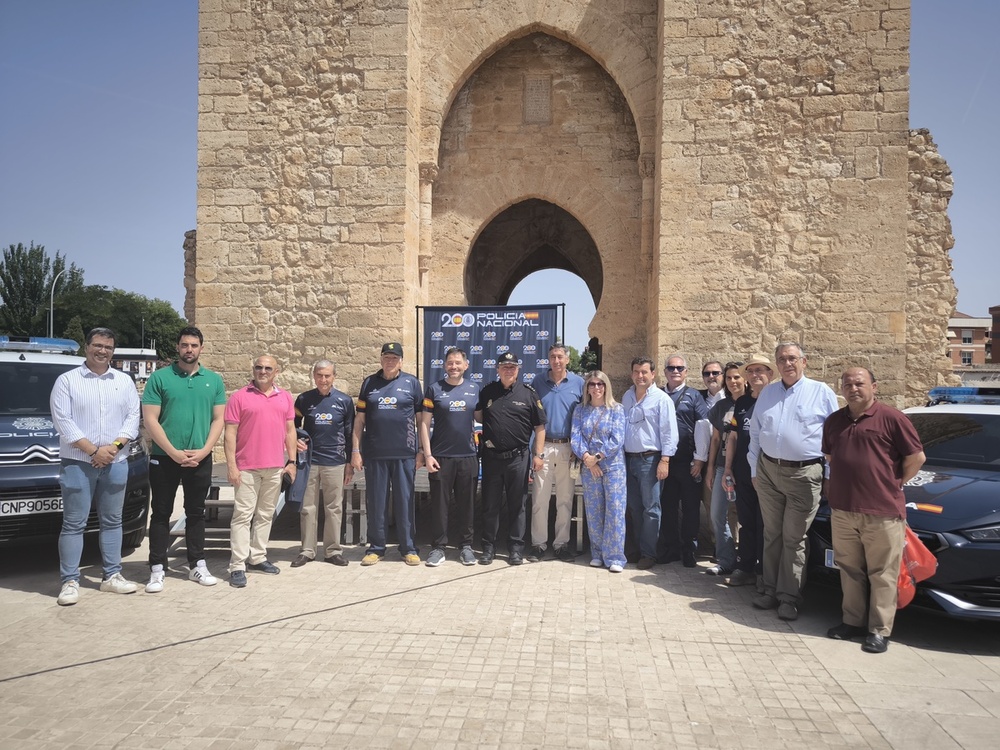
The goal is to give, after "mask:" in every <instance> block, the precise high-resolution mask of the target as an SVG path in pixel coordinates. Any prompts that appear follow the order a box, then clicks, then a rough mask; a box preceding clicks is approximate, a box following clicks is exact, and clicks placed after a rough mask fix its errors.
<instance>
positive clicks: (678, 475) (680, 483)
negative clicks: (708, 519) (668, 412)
mask: <svg viewBox="0 0 1000 750" xmlns="http://www.w3.org/2000/svg"><path fill="white" fill-rule="evenodd" d="M692 461H693V458H692V457H691V456H690V455H688V456H674V457H673V458H672V459H671V460H670V473H669V474H667V478H666V479H664V480H663V481H662V482H660V537H659V539H658V540H657V543H656V560H657V562H661V563H665V562H671V561H673V560H679V559H680V557H681V551H684V552H695V551H697V549H698V531H699V529H700V526H701V482H699V481H698V480H697V479H695V478H694V477H692V476H691V463H692Z"/></svg>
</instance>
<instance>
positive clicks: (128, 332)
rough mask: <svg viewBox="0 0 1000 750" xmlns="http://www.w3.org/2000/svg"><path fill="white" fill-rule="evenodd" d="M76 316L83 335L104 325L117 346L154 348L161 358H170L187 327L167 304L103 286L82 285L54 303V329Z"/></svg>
mask: <svg viewBox="0 0 1000 750" xmlns="http://www.w3.org/2000/svg"><path fill="white" fill-rule="evenodd" d="M74 317H78V318H79V319H80V323H81V326H82V328H83V330H84V332H86V331H89V330H90V329H91V328H95V327H97V326H108V327H110V328H111V329H113V330H114V331H115V333H116V334H117V335H118V340H117V344H118V346H120V347H136V348H138V347H142V346H145V348H147V349H151V348H155V349H156V351H157V354H158V355H159V357H160V358H161V359H172V358H173V356H174V355H175V354H176V350H175V347H174V344H175V342H176V341H177V334H178V332H180V330H181V328H183V327H184V326H186V325H187V322H186V321H185V320H184V318H182V317H181V316H180V315H179V314H178V313H177V311H176V310H174V308H173V307H172V306H171V304H170V303H169V302H167V301H166V300H162V299H152V298H149V297H144V296H143V295H141V294H136V293H135V292H126V291H124V290H122V289H109V288H108V287H106V286H97V285H94V286H84V287H81V288H80V289H79V290H76V291H74V292H71V293H67V294H64V295H62V296H61V297H59V298H58V299H57V300H56V303H55V320H56V327H57V328H58V327H59V326H60V325H63V326H68V325H69V323H70V322H71V320H72V318H74Z"/></svg>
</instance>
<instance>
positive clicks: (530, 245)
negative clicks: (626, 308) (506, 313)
mask: <svg viewBox="0 0 1000 750" xmlns="http://www.w3.org/2000/svg"><path fill="white" fill-rule="evenodd" d="M548 268H557V269H560V270H563V271H569V272H570V273H575V274H576V275H577V276H579V277H580V278H582V279H583V281H584V283H586V285H587V288H588V289H589V290H590V296H591V297H592V298H593V300H594V305H595V306H597V305H599V304H600V302H601V291H602V289H603V287H604V269H603V268H602V266H601V254H600V252H599V251H598V249H597V245H596V244H595V243H594V239H593V238H592V237H591V236H590V232H588V231H587V230H586V228H585V227H584V226H583V224H581V223H580V222H579V221H577V219H576V218H575V217H573V216H572V215H571V214H570V213H569V212H568V211H566V210H564V209H562V208H560V207H559V206H557V205H555V204H553V203H549V202H548V201H543V200H539V199H537V198H529V199H528V200H525V201H521V202H520V203H517V204H515V205H513V206H511V207H510V208H507V209H505V210H504V211H501V212H500V213H499V214H497V216H496V217H495V218H494V219H493V220H492V221H491V222H490V223H489V224H488V225H487V226H486V227H485V228H484V229H483V231H482V232H481V233H480V234H479V237H477V238H476V242H475V244H474V245H473V246H472V251H471V252H470V253H469V260H468V262H467V263H466V266H465V296H466V299H468V301H469V304H472V305H502V304H506V302H507V300H508V299H509V298H510V295H511V292H512V291H514V287H516V286H517V285H518V284H519V283H520V282H521V281H522V280H523V279H524V278H525V277H526V276H528V275H530V274H532V273H534V272H535V271H542V270H545V269H548Z"/></svg>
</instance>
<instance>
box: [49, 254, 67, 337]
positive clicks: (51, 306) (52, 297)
mask: <svg viewBox="0 0 1000 750" xmlns="http://www.w3.org/2000/svg"><path fill="white" fill-rule="evenodd" d="M64 273H66V269H65V268H64V269H63V270H61V271H60V272H59V273H57V274H56V277H55V278H54V279H52V291H50V292H49V338H52V337H53V336H55V334H54V333H53V332H52V329H53V327H54V325H55V322H56V321H55V310H54V303H55V299H56V282H57V281H59V277H60V276H62V275H63V274H64Z"/></svg>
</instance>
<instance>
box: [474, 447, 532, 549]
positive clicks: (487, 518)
mask: <svg viewBox="0 0 1000 750" xmlns="http://www.w3.org/2000/svg"><path fill="white" fill-rule="evenodd" d="M530 465H531V454H530V453H529V452H528V449H527V448H525V449H524V450H523V451H522V452H521V453H519V454H518V455H516V456H511V457H510V458H497V457H496V456H495V455H494V454H493V453H492V452H491V451H488V450H487V451H484V452H483V548H484V549H485V548H490V549H496V537H497V529H498V528H499V526H500V506H501V504H502V502H503V495H504V494H505V493H506V495H507V535H508V536H507V551H508V552H513V551H514V550H517V551H519V552H520V551H521V550H523V549H524V525H525V520H524V508H525V501H526V498H527V493H528V470H529V468H530Z"/></svg>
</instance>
